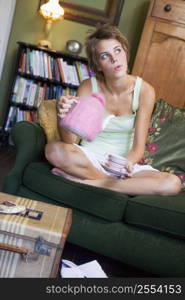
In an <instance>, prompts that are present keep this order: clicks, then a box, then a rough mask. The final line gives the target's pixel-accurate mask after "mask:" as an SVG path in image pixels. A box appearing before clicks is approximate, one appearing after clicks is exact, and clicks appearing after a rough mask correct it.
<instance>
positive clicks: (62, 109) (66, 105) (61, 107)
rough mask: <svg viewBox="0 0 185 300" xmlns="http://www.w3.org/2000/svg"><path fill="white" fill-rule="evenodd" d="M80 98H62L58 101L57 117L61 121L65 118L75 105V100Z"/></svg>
mask: <svg viewBox="0 0 185 300" xmlns="http://www.w3.org/2000/svg"><path fill="white" fill-rule="evenodd" d="M78 99H79V97H76V96H62V97H61V98H60V100H58V101H57V116H58V117H59V118H60V119H63V118H65V116H66V115H67V113H68V112H69V111H70V109H71V108H72V105H74V100H78Z"/></svg>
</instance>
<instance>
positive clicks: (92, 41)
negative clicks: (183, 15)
mask: <svg viewBox="0 0 185 300" xmlns="http://www.w3.org/2000/svg"><path fill="white" fill-rule="evenodd" d="M107 39H115V40H117V41H118V42H120V44H121V46H122V48H123V49H124V51H125V53H126V55H127V61H129V57H130V51H129V43H128V40H127V38H126V37H125V36H124V35H123V34H122V33H121V31H120V30H119V29H118V28H117V27H116V26H112V25H109V24H104V25H98V26H97V28H96V29H95V30H94V31H93V32H92V31H91V32H90V33H89V34H88V35H87V37H86V41H85V47H86V54H87V58H88V62H89V67H90V69H91V70H92V71H93V72H94V73H95V75H96V77H97V78H98V79H100V80H103V78H104V77H103V73H102V72H101V71H99V70H98V69H99V68H98V57H97V51H96V45H97V43H98V42H99V41H101V40H107Z"/></svg>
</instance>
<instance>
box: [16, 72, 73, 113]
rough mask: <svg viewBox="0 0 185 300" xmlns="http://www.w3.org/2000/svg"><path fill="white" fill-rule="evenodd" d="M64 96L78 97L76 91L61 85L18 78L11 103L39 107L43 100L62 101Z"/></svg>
mask: <svg viewBox="0 0 185 300" xmlns="http://www.w3.org/2000/svg"><path fill="white" fill-rule="evenodd" d="M63 95H74V96H75V95H76V89H74V88H69V87H63V86H61V85H47V84H46V83H42V82H35V81H34V80H32V79H27V78H24V77H21V76H19V75H18V76H17V77H16V79H15V84H14V88H13V93H12V97H11V102H12V103H14V104H19V105H24V106H27V107H35V108H37V107H39V105H40V103H41V102H42V101H43V100H48V99H60V97H61V96H63Z"/></svg>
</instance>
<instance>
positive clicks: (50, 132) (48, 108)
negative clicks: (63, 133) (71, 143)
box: [37, 100, 60, 142]
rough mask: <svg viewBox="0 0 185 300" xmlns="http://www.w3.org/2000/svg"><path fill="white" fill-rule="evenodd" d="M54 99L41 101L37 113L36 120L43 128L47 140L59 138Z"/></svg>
mask: <svg viewBox="0 0 185 300" xmlns="http://www.w3.org/2000/svg"><path fill="white" fill-rule="evenodd" d="M56 101H57V100H46V101H43V102H42V103H41V104H40V106H39V108H38V113H37V121H38V123H39V124H40V126H41V127H42V128H43V129H44V132H45V134H46V137H47V141H48V142H49V141H53V140H54V141H56V140H60V136H59V132H58V127H57V113H56Z"/></svg>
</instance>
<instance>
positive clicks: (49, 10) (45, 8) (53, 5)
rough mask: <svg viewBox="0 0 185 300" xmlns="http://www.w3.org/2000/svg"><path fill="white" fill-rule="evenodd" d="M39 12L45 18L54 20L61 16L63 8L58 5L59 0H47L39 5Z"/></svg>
mask: <svg viewBox="0 0 185 300" xmlns="http://www.w3.org/2000/svg"><path fill="white" fill-rule="evenodd" d="M39 13H40V14H41V15H42V16H43V17H44V18H45V19H48V20H52V21H55V20H58V19H62V18H63V15H64V9H63V8H62V7H61V6H60V4H59V0H49V1H48V2H47V3H45V4H43V5H41V7H40V10H39Z"/></svg>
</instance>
